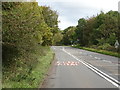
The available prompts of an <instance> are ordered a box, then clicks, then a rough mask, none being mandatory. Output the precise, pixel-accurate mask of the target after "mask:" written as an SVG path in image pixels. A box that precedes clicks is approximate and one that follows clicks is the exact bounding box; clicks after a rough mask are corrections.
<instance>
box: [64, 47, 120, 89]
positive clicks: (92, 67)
mask: <svg viewBox="0 0 120 90" xmlns="http://www.w3.org/2000/svg"><path fill="white" fill-rule="evenodd" d="M63 51H64V52H65V53H67V54H69V55H70V56H72V57H73V58H75V59H76V60H77V61H79V62H81V63H82V64H84V65H85V66H87V67H88V68H89V69H91V70H92V71H94V72H95V73H97V74H98V75H100V76H101V77H103V78H104V79H106V80H107V81H109V82H110V83H112V84H113V85H115V86H116V87H119V85H118V84H116V83H115V82H113V81H112V80H114V81H116V82H117V83H120V82H119V81H117V80H116V79H114V78H112V77H110V76H109V75H107V74H105V73H104V72H102V71H100V70H99V69H97V68H96V67H94V66H92V65H90V64H88V63H86V62H85V61H82V60H80V59H78V58H77V57H75V56H74V55H72V54H70V53H69V52H67V51H66V50H65V49H64V47H63ZM88 65H89V66H88ZM90 66H91V67H90ZM95 69H96V70H95ZM98 71H99V72H100V73H99V72H98ZM101 73H102V74H103V75H102V74H101ZM104 75H105V76H107V77H109V78H110V79H112V80H110V79H109V78H107V77H105V76H104Z"/></svg>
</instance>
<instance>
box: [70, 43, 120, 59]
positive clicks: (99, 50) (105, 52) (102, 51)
mask: <svg viewBox="0 0 120 90" xmlns="http://www.w3.org/2000/svg"><path fill="white" fill-rule="evenodd" d="M72 47H74V48H79V49H83V50H88V51H92V52H97V53H101V54H105V55H110V56H115V57H119V58H120V54H119V53H118V52H113V51H107V50H102V49H94V48H90V47H81V46H79V45H75V46H72Z"/></svg>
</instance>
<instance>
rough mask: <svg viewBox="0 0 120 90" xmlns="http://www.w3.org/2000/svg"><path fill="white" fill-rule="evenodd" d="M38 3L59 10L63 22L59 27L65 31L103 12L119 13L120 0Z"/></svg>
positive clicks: (62, 0)
mask: <svg viewBox="0 0 120 90" xmlns="http://www.w3.org/2000/svg"><path fill="white" fill-rule="evenodd" d="M37 2H39V5H47V6H50V7H51V8H52V9H53V10H57V11H58V13H59V20H60V21H61V22H60V23H59V27H60V28H61V29H65V28H67V27H68V26H75V25H77V21H78V19H80V18H82V17H83V18H86V17H87V16H89V17H91V16H93V15H96V14H97V13H99V12H100V11H101V10H102V11H104V12H108V11H110V10H113V11H117V10H118V2H119V0H37Z"/></svg>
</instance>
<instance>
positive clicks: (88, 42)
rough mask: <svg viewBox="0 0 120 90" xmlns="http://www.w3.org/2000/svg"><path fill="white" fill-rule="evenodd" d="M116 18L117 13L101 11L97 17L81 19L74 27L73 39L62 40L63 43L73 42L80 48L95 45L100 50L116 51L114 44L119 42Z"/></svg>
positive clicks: (119, 31) (119, 29)
mask: <svg viewBox="0 0 120 90" xmlns="http://www.w3.org/2000/svg"><path fill="white" fill-rule="evenodd" d="M118 18H119V13H118V11H109V12H108V13H104V12H102V11H101V13H100V14H98V15H97V16H93V17H91V18H87V19H84V18H81V19H79V20H78V25H77V26H76V29H75V33H74V39H72V40H71V39H70V37H67V39H66V38H63V41H65V40H66V43H64V44H65V45H68V44H70V42H71V41H73V40H74V42H76V43H75V44H79V45H80V46H87V47H90V46H93V45H96V46H97V47H99V48H101V49H105V50H109V49H110V50H112V51H117V50H116V49H115V48H114V44H115V41H116V40H118V41H119V37H120V35H119V33H120V28H118V27H119V25H118V22H119V21H118ZM64 32H65V33H66V32H67V30H66V29H65V30H64ZM63 35H64V36H63V37H66V34H63ZM119 43H120V42H119Z"/></svg>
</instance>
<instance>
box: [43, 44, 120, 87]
mask: <svg viewBox="0 0 120 90" xmlns="http://www.w3.org/2000/svg"><path fill="white" fill-rule="evenodd" d="M51 49H52V50H53V51H54V52H55V60H56V62H55V63H54V65H53V68H52V70H51V71H50V73H49V75H48V78H47V79H46V80H45V88H118V87H119V80H118V76H119V74H118V67H119V64H118V58H116V57H112V56H108V55H102V54H98V53H94V52H90V51H86V50H81V49H76V48H72V47H64V46H52V47H51Z"/></svg>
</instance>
